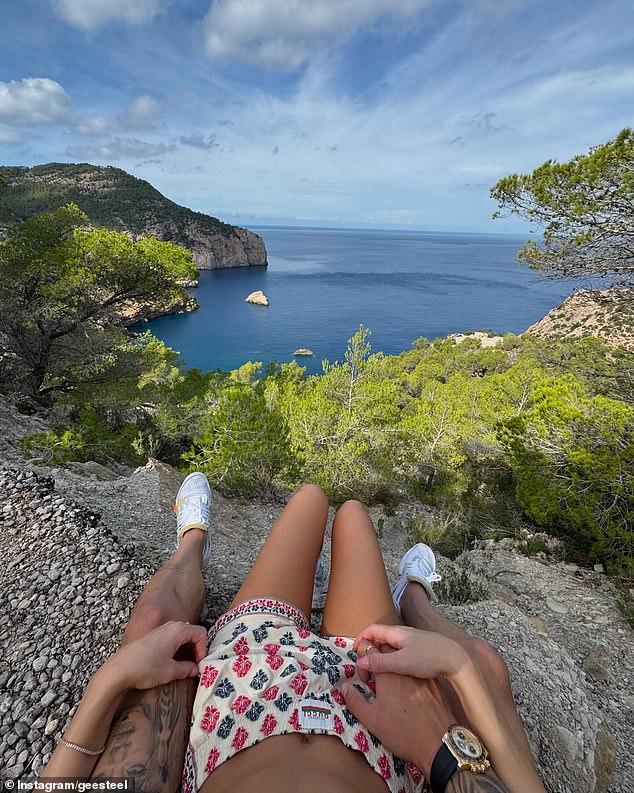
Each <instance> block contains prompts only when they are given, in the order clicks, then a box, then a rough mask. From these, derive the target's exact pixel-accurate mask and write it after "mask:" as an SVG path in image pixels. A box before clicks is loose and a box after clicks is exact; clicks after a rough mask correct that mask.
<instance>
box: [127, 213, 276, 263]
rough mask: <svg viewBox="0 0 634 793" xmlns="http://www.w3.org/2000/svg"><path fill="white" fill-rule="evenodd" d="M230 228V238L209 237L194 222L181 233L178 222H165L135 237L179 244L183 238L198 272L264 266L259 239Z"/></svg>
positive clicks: (264, 261)
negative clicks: (145, 237)
mask: <svg viewBox="0 0 634 793" xmlns="http://www.w3.org/2000/svg"><path fill="white" fill-rule="evenodd" d="M230 228H231V229H232V231H231V233H230V234H225V233H221V232H219V231H216V232H211V233H210V232H208V231H205V230H204V229H201V227H200V225H199V224H198V223H197V222H196V221H195V220H193V221H191V222H188V223H187V225H186V226H185V228H184V229H183V228H182V227H179V224H178V223H177V222H175V221H171V220H167V221H165V222H162V223H157V224H153V225H150V226H148V227H147V228H146V229H145V230H144V232H143V233H141V234H138V235H136V236H137V237H144V236H151V237H156V238H157V239H159V240H166V241H168V242H178V241H179V240H180V239H181V238H182V237H185V238H186V240H187V244H186V245H185V246H184V247H186V248H187V250H189V251H191V253H192V256H193V257H194V263H195V265H196V267H197V268H198V269H199V270H217V269H220V268H226V267H248V266H250V265H266V264H267V257H266V248H265V247H264V240H263V239H262V237H260V236H258V235H257V234H255V233H254V232H252V231H248V230H247V229H242V228H240V227H238V226H231V227H230ZM178 244H182V243H180V242H179V243H178Z"/></svg>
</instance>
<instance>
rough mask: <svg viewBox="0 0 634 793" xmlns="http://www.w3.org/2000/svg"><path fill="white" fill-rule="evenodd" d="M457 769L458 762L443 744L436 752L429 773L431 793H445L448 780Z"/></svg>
mask: <svg viewBox="0 0 634 793" xmlns="http://www.w3.org/2000/svg"><path fill="white" fill-rule="evenodd" d="M457 769H458V761H457V760H456V758H455V757H454V756H453V755H452V754H451V752H450V751H449V749H448V748H447V746H445V744H444V743H443V744H441V746H440V749H439V750H438V751H437V752H436V756H435V757H434V762H433V763H432V764H431V771H430V772H429V784H430V785H431V789H432V792H433V793H445V788H446V787H447V785H448V784H449V780H450V779H451V777H452V776H453V775H454V773H455V772H456V771H457Z"/></svg>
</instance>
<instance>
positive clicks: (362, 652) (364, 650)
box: [357, 639, 378, 683]
mask: <svg viewBox="0 0 634 793" xmlns="http://www.w3.org/2000/svg"><path fill="white" fill-rule="evenodd" d="M376 652H378V650H377V648H376V647H375V646H374V645H373V644H370V643H369V642H367V641H366V640H365V639H362V640H361V642H360V643H359V648H358V650H357V655H358V656H359V657H360V658H362V657H364V656H366V655H369V654H370V653H376ZM358 671H359V677H360V678H361V680H363V682H364V683H367V682H368V681H369V680H370V678H371V677H372V675H371V674H370V672H367V671H366V670H365V669H363V668H360V669H359V670H358Z"/></svg>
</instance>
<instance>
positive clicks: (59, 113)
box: [0, 77, 70, 124]
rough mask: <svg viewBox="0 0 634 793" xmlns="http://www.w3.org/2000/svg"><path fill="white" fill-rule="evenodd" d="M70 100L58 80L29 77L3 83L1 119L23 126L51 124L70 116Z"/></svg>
mask: <svg viewBox="0 0 634 793" xmlns="http://www.w3.org/2000/svg"><path fill="white" fill-rule="evenodd" d="M69 109H70V99H69V97H68V94H67V93H66V91H64V89H63V88H62V86H61V85H60V84H59V83H56V82H55V80H49V79H48V78H46V77H27V78H25V79H24V80H19V81H18V80H11V82H9V83H0V119H6V120H8V121H14V122H17V123H22V124H51V123H55V122H57V121H62V120H64V118H65V117H66V116H67V115H68V111H69Z"/></svg>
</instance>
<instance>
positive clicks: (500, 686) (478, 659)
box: [400, 581, 533, 763]
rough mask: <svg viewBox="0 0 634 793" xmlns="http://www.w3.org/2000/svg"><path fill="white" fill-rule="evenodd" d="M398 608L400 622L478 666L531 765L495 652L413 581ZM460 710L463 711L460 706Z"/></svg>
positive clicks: (507, 679) (505, 676)
mask: <svg viewBox="0 0 634 793" xmlns="http://www.w3.org/2000/svg"><path fill="white" fill-rule="evenodd" d="M400 606H401V614H402V615H403V621H404V622H405V624H406V625H410V626H411V627H413V628H419V629H421V630H425V631H433V632H435V633H441V634H442V635H443V636H447V637H448V638H450V639H453V640H454V641H456V642H458V643H459V644H461V645H462V646H463V647H464V648H465V650H466V651H467V652H468V653H469V655H470V656H471V658H472V660H473V661H474V662H475V664H476V665H477V666H478V668H479V670H480V673H481V675H482V677H483V678H484V681H485V683H486V685H487V688H488V689H489V693H490V694H491V698H492V699H493V702H495V706H496V708H497V709H498V711H499V713H500V715H501V716H502V717H503V719H504V721H505V722H506V724H507V727H508V729H509V730H510V731H511V733H512V734H513V737H514V738H515V740H516V741H517V745H518V747H520V749H521V750H522V751H523V752H526V754H527V756H528V757H529V758H530V761H531V763H532V762H533V760H532V754H531V750H530V747H529V745H528V740H527V738H526V733H525V731H524V726H523V725H522V722H521V721H520V718H519V716H518V713H517V710H516V708H515V703H514V701H513V693H512V690H511V681H510V677H509V671H508V668H507V666H506V663H505V662H504V660H503V659H502V657H501V656H500V655H499V654H498V652H497V650H495V649H494V648H493V647H492V646H491V645H490V644H489V643H488V642H487V641H484V639H477V638H475V637H473V636H470V635H469V634H468V633H466V632H465V631H463V630H462V628H459V627H458V626H457V625H456V624H454V623H453V622H451V620H448V619H447V618H446V617H443V616H442V614H440V612H439V611H437V610H436V609H435V608H434V606H433V605H432V603H431V602H430V600H429V597H428V596H427V593H426V591H425V589H424V588H423V587H422V586H421V584H418V583H416V582H415V581H410V583H409V584H408V585H407V586H406V587H405V590H404V592H403V596H402V598H401V602H400ZM451 699H452V706H454V707H456V708H458V703H457V701H456V700H457V697H456V700H454V699H453V697H451ZM460 711H462V708H461V707H460Z"/></svg>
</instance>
